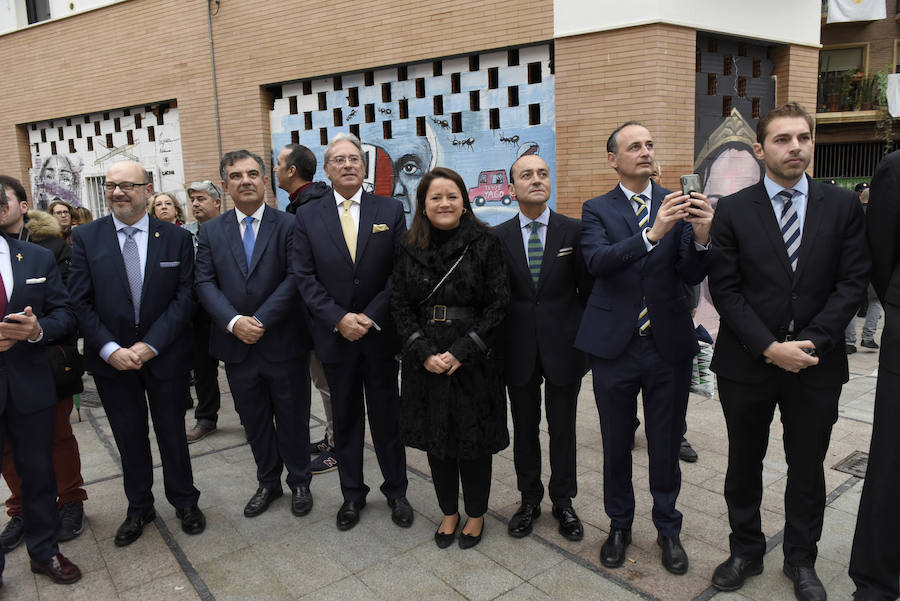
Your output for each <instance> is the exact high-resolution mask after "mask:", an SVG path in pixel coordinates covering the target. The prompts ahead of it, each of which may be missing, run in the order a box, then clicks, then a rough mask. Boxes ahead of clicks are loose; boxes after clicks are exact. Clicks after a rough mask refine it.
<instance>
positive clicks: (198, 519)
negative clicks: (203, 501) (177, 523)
mask: <svg viewBox="0 0 900 601" xmlns="http://www.w3.org/2000/svg"><path fill="white" fill-rule="evenodd" d="M175 517H177V518H178V519H179V520H181V529H182V530H183V531H184V532H185V534H200V533H201V532H203V531H204V530H206V516H204V515H203V512H202V511H200V508H199V507H197V506H196V505H194V506H193V507H191V508H189V509H185V510H184V511H182V510H180V509H178V510H176V511H175Z"/></svg>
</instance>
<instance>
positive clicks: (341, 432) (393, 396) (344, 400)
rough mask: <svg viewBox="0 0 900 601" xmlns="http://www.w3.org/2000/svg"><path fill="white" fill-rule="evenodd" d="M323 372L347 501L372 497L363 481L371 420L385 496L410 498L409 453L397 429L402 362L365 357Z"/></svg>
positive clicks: (340, 473)
mask: <svg viewBox="0 0 900 601" xmlns="http://www.w3.org/2000/svg"><path fill="white" fill-rule="evenodd" d="M323 367H324V368H325V377H326V378H327V379H328V387H329V388H330V389H331V411H332V415H333V417H334V451H335V453H336V454H337V458H338V476H339V478H340V481H341V493H342V494H343V496H344V500H345V501H361V500H364V499H365V498H366V495H367V494H368V493H369V487H368V486H366V484H365V480H364V478H363V440H364V435H365V427H366V415H368V417H369V431H370V432H371V433H372V443H373V445H374V446H375V456H376V457H377V458H378V466H379V467H380V468H381V475H382V476H384V482H383V483H382V485H381V492H382V493H383V494H384V496H385V497H387V498H388V499H397V498H399V497H405V496H406V487H407V484H408V480H407V478H406V449H405V448H404V446H403V445H402V444H401V443H400V434H399V426H398V424H397V412H398V411H399V407H400V391H399V389H398V385H397V367H398V366H397V362H396V361H395V360H394V358H393V357H390V356H384V357H382V356H376V355H365V354H362V353H360V354H358V355H357V356H356V357H351V358H349V359H348V361H346V362H344V363H323ZM307 373H308V371H307ZM364 390H365V395H364V394H363V391H364ZM364 398H365V405H364V404H363V399H364ZM367 409H368V411H367ZM307 430H308V428H307ZM308 452H309V451H308V449H307V453H308Z"/></svg>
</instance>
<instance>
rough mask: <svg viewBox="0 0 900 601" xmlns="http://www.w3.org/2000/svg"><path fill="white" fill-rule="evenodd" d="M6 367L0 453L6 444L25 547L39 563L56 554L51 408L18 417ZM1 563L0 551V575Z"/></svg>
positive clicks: (1, 380)
mask: <svg viewBox="0 0 900 601" xmlns="http://www.w3.org/2000/svg"><path fill="white" fill-rule="evenodd" d="M6 369H7V368H6V367H0V395H3V396H4V397H5V404H6V408H5V409H4V410H3V413H2V414H0V449H2V448H3V441H4V440H9V443H10V446H11V447H12V452H13V460H14V461H15V465H16V471H17V472H18V473H19V474H21V477H22V517H23V519H24V520H25V546H26V547H27V548H28V554H29V555H30V556H31V557H32V558H34V559H37V560H39V561H45V560H47V559H50V558H51V557H53V556H54V555H56V554H57V553H59V547H58V545H57V538H58V533H59V510H58V509H57V507H56V477H55V476H54V473H53V454H52V448H53V421H54V415H55V412H56V407H55V405H51V406H50V407H47V408H46V409H41V410H40V411H35V412H34V413H19V412H18V411H16V409H15V407H14V406H13V404H12V401H11V400H10V398H9V394H10V393H9V387H8V384H7V381H6ZM4 563H5V560H4V558H3V551H2V550H0V575H2V574H3V566H4Z"/></svg>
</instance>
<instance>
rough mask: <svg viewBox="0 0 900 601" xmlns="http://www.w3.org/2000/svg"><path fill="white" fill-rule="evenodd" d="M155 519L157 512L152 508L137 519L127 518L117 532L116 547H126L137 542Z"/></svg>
mask: <svg viewBox="0 0 900 601" xmlns="http://www.w3.org/2000/svg"><path fill="white" fill-rule="evenodd" d="M155 519H156V511H155V510H154V509H153V508H152V507H150V508H149V509H147V510H146V511H145V512H144V513H142V514H141V515H139V516H137V517H130V516H129V517H126V518H125V521H124V522H122V525H121V526H119V529H118V530H116V539H115V543H116V546H117V547H124V546H126V545H130V544H131V543H133V542H134V541H136V540H137V539H138V538H140V536H141V533H142V532H143V531H144V526H146V525H147V524H149V523H150V522H152V521H153V520H155Z"/></svg>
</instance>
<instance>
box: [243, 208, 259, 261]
mask: <svg viewBox="0 0 900 601" xmlns="http://www.w3.org/2000/svg"><path fill="white" fill-rule="evenodd" d="M255 242H256V237H255V236H254V235H253V217H244V256H245V257H247V269H250V259H251V258H252V257H253V245H254V243H255Z"/></svg>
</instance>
